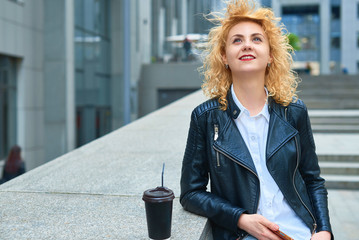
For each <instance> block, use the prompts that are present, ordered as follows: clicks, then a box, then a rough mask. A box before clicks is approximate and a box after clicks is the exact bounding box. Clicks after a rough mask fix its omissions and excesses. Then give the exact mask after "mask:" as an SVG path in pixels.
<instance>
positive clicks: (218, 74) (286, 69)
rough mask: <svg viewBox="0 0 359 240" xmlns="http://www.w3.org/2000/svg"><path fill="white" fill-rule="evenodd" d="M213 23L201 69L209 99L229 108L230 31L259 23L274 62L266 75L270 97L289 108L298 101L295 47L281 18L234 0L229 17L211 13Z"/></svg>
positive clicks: (229, 4)
mask: <svg viewBox="0 0 359 240" xmlns="http://www.w3.org/2000/svg"><path fill="white" fill-rule="evenodd" d="M211 16H213V18H212V19H209V20H210V21H211V22H213V23H216V24H217V26H215V27H213V28H212V29H211V30H210V32H209V35H208V44H207V48H206V50H205V51H204V55H205V57H204V61H203V66H202V67H201V68H200V69H199V70H200V72H202V74H203V75H204V78H205V79H204V83H203V84H202V89H203V91H204V93H205V95H206V96H208V97H210V98H218V101H219V103H220V104H221V105H222V107H221V109H222V110H226V109H227V104H228V103H227V99H226V96H227V92H228V90H229V88H230V86H231V84H232V81H233V80H232V74H231V71H230V69H227V68H226V67H225V64H224V63H223V59H222V56H223V55H224V54H225V47H226V41H227V37H228V33H229V31H230V29H231V28H232V27H233V26H235V25H236V24H238V23H239V22H243V21H252V22H255V23H257V24H259V25H260V26H261V27H262V28H263V30H264V32H265V33H266V34H267V37H268V41H269V48H270V54H271V56H272V58H273V62H272V63H271V65H270V67H267V69H266V73H265V86H266V87H267V89H268V92H269V96H271V97H273V99H274V100H275V101H276V102H277V103H279V104H281V105H283V106H287V105H288V104H289V103H291V102H292V101H293V98H294V99H297V97H298V96H297V94H296V89H297V86H298V82H299V79H298V77H297V75H296V74H295V72H294V71H292V70H291V65H292V63H293V59H292V55H291V53H292V52H293V48H292V47H291V46H290V45H289V41H288V34H287V33H285V32H286V29H285V27H284V25H283V24H280V18H277V17H275V15H274V13H273V11H272V10H270V9H268V8H256V5H255V2H254V1H253V0H251V1H249V0H232V1H229V2H228V3H227V11H226V13H225V15H224V16H223V14H220V13H211Z"/></svg>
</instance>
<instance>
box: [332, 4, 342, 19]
mask: <svg viewBox="0 0 359 240" xmlns="http://www.w3.org/2000/svg"><path fill="white" fill-rule="evenodd" d="M332 19H340V6H332Z"/></svg>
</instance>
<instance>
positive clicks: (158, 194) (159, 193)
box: [142, 187, 175, 203]
mask: <svg viewBox="0 0 359 240" xmlns="http://www.w3.org/2000/svg"><path fill="white" fill-rule="evenodd" d="M174 198H175V195H174V194H173V192H172V190H171V189H169V188H166V187H156V188H153V189H148V190H146V191H145V192H144V193H143V197H142V200H143V201H145V202H152V203H159V202H166V201H170V200H173V199H174Z"/></svg>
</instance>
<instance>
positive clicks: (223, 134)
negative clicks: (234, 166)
mask: <svg viewBox="0 0 359 240" xmlns="http://www.w3.org/2000/svg"><path fill="white" fill-rule="evenodd" d="M214 147H215V148H216V149H218V150H220V151H221V152H222V153H223V154H225V155H227V156H228V157H230V158H231V159H232V160H234V161H237V162H238V163H239V164H240V165H243V166H244V167H246V168H248V169H250V170H251V171H253V172H254V173H255V174H257V171H256V168H255V166H254V163H253V160H252V157H251V154H250V153H249V150H248V148H247V145H246V143H245V142H244V140H243V138H242V135H241V134H240V132H239V131H238V128H237V126H236V125H235V123H234V121H233V120H232V119H231V118H228V120H227V122H226V124H225V125H224V127H223V129H222V130H221V131H220V135H219V136H218V139H217V140H216V141H215V142H214Z"/></svg>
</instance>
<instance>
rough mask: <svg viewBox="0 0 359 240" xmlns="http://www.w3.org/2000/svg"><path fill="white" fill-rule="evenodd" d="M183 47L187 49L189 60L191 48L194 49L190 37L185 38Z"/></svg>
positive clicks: (186, 54) (186, 58) (186, 59)
mask: <svg viewBox="0 0 359 240" xmlns="http://www.w3.org/2000/svg"><path fill="white" fill-rule="evenodd" d="M183 49H184V51H185V61H188V60H189V55H190V54H191V49H192V43H191V41H190V40H189V39H188V37H185V39H184V40H183Z"/></svg>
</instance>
